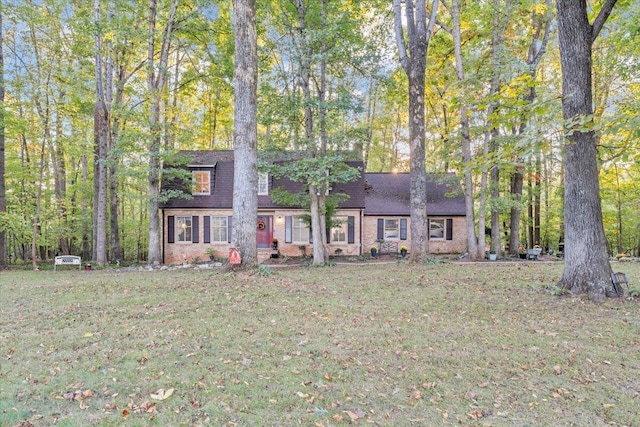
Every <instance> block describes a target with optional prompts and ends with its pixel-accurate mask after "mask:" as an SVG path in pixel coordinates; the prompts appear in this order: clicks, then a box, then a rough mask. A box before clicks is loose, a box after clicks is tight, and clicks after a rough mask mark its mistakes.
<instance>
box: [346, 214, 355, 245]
mask: <svg viewBox="0 0 640 427" xmlns="http://www.w3.org/2000/svg"><path fill="white" fill-rule="evenodd" d="M355 219H356V218H355V217H353V216H350V217H347V243H355V242H356V224H355Z"/></svg>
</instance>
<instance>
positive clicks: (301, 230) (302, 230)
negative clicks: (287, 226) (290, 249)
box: [291, 216, 309, 243]
mask: <svg viewBox="0 0 640 427" xmlns="http://www.w3.org/2000/svg"><path fill="white" fill-rule="evenodd" d="M291 226H292V227H291V232H292V237H293V241H294V242H305V243H307V242H308V241H309V225H307V223H306V221H305V220H304V219H303V218H302V217H301V216H294V217H293V218H292V221H291Z"/></svg>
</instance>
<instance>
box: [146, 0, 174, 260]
mask: <svg viewBox="0 0 640 427" xmlns="http://www.w3.org/2000/svg"><path fill="white" fill-rule="evenodd" d="M177 8H178V0H172V2H171V10H170V12H169V16H168V17H167V22H166V25H165V28H164V31H163V34H162V45H161V47H160V57H159V59H158V68H157V74H156V70H155V61H154V58H155V35H156V14H157V0H149V40H148V51H147V61H148V64H147V66H148V67H149V74H148V75H147V90H148V92H149V99H150V106H149V130H150V134H151V135H150V141H149V176H148V183H149V211H148V212H149V254H148V258H147V262H148V263H149V264H158V263H160V262H161V259H160V217H159V214H158V207H159V201H158V199H159V197H160V167H161V161H160V150H161V147H162V142H161V139H162V123H161V122H160V110H161V104H162V93H163V90H164V88H165V86H166V73H167V63H168V61H169V46H170V44H171V35H172V32H173V21H174V19H175V14H176V9H177Z"/></svg>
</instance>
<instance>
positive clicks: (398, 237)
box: [383, 218, 400, 241]
mask: <svg viewBox="0 0 640 427" xmlns="http://www.w3.org/2000/svg"><path fill="white" fill-rule="evenodd" d="M387 221H396V228H395V230H396V237H387ZM383 236H384V240H391V241H395V240H400V218H385V219H384V230H383Z"/></svg>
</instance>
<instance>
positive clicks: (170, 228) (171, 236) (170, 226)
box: [167, 215, 176, 243]
mask: <svg viewBox="0 0 640 427" xmlns="http://www.w3.org/2000/svg"><path fill="white" fill-rule="evenodd" d="M175 221H176V217H174V216H173V215H171V216H168V217H167V242H169V243H175V241H176V228H175V227H176V222H175Z"/></svg>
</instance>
